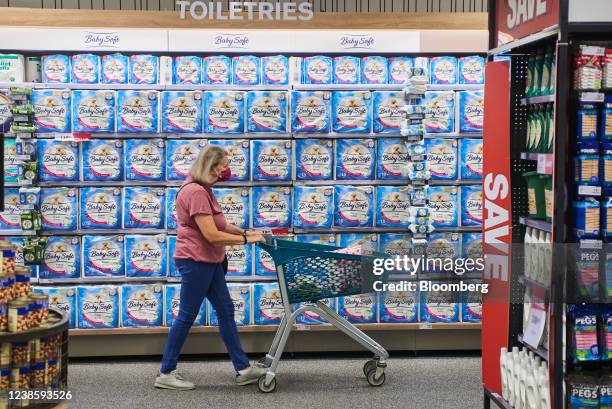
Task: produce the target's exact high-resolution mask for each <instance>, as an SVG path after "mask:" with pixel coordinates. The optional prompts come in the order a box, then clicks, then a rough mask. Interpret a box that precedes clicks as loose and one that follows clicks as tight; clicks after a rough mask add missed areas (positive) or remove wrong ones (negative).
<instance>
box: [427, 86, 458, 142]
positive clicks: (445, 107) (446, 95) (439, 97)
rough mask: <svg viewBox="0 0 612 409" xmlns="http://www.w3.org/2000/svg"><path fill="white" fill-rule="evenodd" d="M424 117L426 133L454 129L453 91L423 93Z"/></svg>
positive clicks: (451, 130)
mask: <svg viewBox="0 0 612 409" xmlns="http://www.w3.org/2000/svg"><path fill="white" fill-rule="evenodd" d="M425 106H426V108H425V119H424V120H423V125H424V126H425V132H427V133H448V132H454V131H455V93H454V92H453V91H440V92H433V91H427V92H426V93H425Z"/></svg>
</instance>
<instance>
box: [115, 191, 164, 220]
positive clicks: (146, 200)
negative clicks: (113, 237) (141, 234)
mask: <svg viewBox="0 0 612 409" xmlns="http://www.w3.org/2000/svg"><path fill="white" fill-rule="evenodd" d="M165 200H166V192H165V191H164V189H163V188H154V187H126V188H124V209H123V228H125V229H163V228H164V225H165V221H166V201H165Z"/></svg>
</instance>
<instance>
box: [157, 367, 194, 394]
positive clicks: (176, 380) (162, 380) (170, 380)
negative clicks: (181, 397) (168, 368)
mask: <svg viewBox="0 0 612 409" xmlns="http://www.w3.org/2000/svg"><path fill="white" fill-rule="evenodd" d="M155 387H156V388H161V389H174V390H178V391H187V390H190V389H195V385H194V384H193V383H191V382H189V381H186V380H185V378H183V377H182V376H181V375H180V374H179V373H178V372H176V369H175V370H174V371H172V372H170V373H169V374H164V373H160V374H159V375H157V378H155Z"/></svg>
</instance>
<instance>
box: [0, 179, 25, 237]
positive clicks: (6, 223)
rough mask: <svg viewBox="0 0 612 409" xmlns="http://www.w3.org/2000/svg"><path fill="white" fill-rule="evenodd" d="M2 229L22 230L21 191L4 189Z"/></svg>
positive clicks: (0, 213)
mask: <svg viewBox="0 0 612 409" xmlns="http://www.w3.org/2000/svg"><path fill="white" fill-rule="evenodd" d="M0 229H2V230H21V207H20V206H19V189H12V188H5V189H4V211H1V212H0Z"/></svg>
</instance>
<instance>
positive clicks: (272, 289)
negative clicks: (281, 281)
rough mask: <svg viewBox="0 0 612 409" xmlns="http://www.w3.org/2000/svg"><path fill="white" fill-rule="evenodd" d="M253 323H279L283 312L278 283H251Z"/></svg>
mask: <svg viewBox="0 0 612 409" xmlns="http://www.w3.org/2000/svg"><path fill="white" fill-rule="evenodd" d="M253 306H254V310H253V323H254V324H255V325H273V324H279V323H280V320H281V318H282V317H283V314H284V309H283V301H282V299H281V295H280V290H279V288H278V283H256V284H254V285H253Z"/></svg>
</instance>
